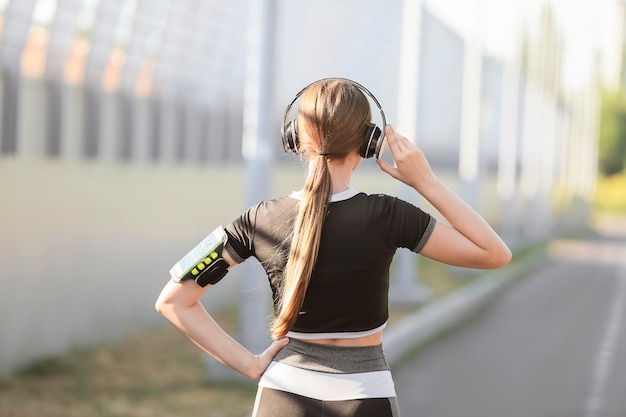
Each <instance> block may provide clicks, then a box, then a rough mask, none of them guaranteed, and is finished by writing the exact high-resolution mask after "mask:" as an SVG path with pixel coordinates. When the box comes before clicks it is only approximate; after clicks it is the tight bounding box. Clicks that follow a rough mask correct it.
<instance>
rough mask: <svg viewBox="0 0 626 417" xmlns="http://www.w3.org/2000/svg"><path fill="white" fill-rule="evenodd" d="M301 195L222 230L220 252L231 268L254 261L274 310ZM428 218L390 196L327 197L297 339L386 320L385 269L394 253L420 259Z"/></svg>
mask: <svg viewBox="0 0 626 417" xmlns="http://www.w3.org/2000/svg"><path fill="white" fill-rule="evenodd" d="M298 205H299V194H298V193H293V194H292V195H291V196H288V197H282V198H279V199H275V200H267V201H262V202H260V203H258V204H256V205H254V206H252V207H251V208H250V209H248V210H247V211H246V212H245V213H243V214H242V215H241V216H240V217H238V218H237V219H235V220H234V221H233V222H232V223H230V224H229V225H227V226H226V227H225V229H226V233H227V234H228V243H227V245H226V250H227V251H228V253H229V254H230V255H231V257H232V258H233V259H234V260H235V261H236V262H243V260H245V259H247V258H249V257H250V256H254V257H256V258H257V259H258V260H259V261H260V262H261V264H262V265H263V268H264V269H265V272H266V273H267V276H268V279H269V283H270V286H271V289H272V293H273V295H274V306H275V307H276V302H277V297H276V296H277V290H276V289H277V284H278V283H279V282H280V280H281V279H282V272H283V270H284V267H285V265H286V263H287V256H288V254H289V245H290V243H291V235H292V229H291V228H292V223H293V221H294V218H295V216H296V214H297V210H298ZM434 225H435V220H434V218H432V217H431V216H430V215H429V214H428V213H425V212H424V211H422V210H421V209H419V208H418V207H415V206H414V205H412V204H409V203H407V202H405V201H403V200H400V199H398V198H395V197H390V196H388V195H383V194H377V195H367V194H364V193H358V192H357V191H356V190H354V189H350V190H348V191H346V192H343V193H341V194H336V195H334V196H333V199H332V200H331V203H330V205H329V211H328V214H327V217H326V219H325V221H324V226H323V229H322V236H321V242H320V249H319V253H318V258H317V262H316V266H315V268H314V270H313V275H312V276H311V280H310V283H309V286H308V288H307V292H306V295H305V299H304V303H303V306H302V309H301V312H300V316H299V317H298V320H297V321H296V323H295V325H294V327H293V329H292V331H294V332H298V333H346V332H364V331H368V330H372V329H376V328H379V327H381V326H384V324H385V323H386V321H387V319H388V311H387V297H388V295H387V292H388V288H389V265H390V264H391V260H392V257H393V255H394V253H395V251H396V249H397V248H399V247H404V248H409V249H411V250H413V251H415V252H419V251H420V250H421V249H422V248H423V246H424V244H425V243H426V241H427V240H428V238H429V237H430V234H431V233H432V230H433V228H434Z"/></svg>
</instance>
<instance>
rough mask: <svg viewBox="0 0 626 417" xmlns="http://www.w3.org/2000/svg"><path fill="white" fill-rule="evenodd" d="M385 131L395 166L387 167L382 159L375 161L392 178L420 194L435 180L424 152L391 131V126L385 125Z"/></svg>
mask: <svg viewBox="0 0 626 417" xmlns="http://www.w3.org/2000/svg"><path fill="white" fill-rule="evenodd" d="M385 129H386V130H385V136H386V140H387V146H388V147H389V149H390V150H391V154H392V155H393V159H394V161H395V166H391V165H389V164H388V163H387V162H385V161H383V160H382V159H377V160H376V162H377V163H378V166H379V167H380V169H382V170H383V171H384V172H386V173H387V174H389V175H391V176H392V177H393V178H395V179H397V180H399V181H402V182H403V183H405V184H407V185H409V186H411V187H413V188H415V189H416V190H417V191H418V192H421V190H422V189H423V188H424V187H426V186H428V185H429V184H430V183H431V182H432V181H433V180H435V179H436V178H435V174H433V171H432V169H431V168H430V165H429V164H428V161H427V160H426V157H425V156H424V152H422V150H421V149H420V148H418V147H417V146H416V145H415V144H414V143H413V142H411V141H410V140H408V139H407V138H405V137H404V136H402V135H400V134H399V133H397V132H396V131H395V130H393V128H392V127H391V125H387V126H386V127H385Z"/></svg>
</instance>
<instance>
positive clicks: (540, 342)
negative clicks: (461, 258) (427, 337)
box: [392, 218, 626, 417]
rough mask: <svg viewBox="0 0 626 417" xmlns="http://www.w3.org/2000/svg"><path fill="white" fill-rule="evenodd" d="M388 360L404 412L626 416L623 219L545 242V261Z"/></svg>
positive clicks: (431, 416) (469, 416)
mask: <svg viewBox="0 0 626 417" xmlns="http://www.w3.org/2000/svg"><path fill="white" fill-rule="evenodd" d="M518 272H519V271H518ZM522 272H523V271H522ZM392 367H393V368H394V378H395V381H396V389H397V392H398V397H399V401H400V408H401V410H402V412H403V416H407V417H420V416H427V417H439V416H441V417H455V416H459V417H461V416H462V417H492V416H493V417H496V416H497V417H501V416H507V417H518V416H519V417H522V416H523V417H529V416H532V417H624V416H626V396H625V395H624V394H625V393H626V391H625V388H624V387H626V222H625V221H624V219H623V218H621V219H613V220H611V221H608V222H607V221H603V222H601V223H600V224H599V225H598V227H597V228H595V233H591V234H589V235H588V236H585V237H584V238H579V239H570V240H565V239H562V240H556V241H553V242H551V243H550V244H549V246H548V250H547V261H546V263H545V265H544V266H543V267H542V268H541V269H539V270H537V271H534V272H532V271H529V272H528V276H527V277H525V278H523V279H521V280H519V281H516V282H515V283H514V285H513V286H512V287H511V288H509V289H508V290H507V291H506V292H502V293H500V294H499V295H498V297H497V298H496V299H495V300H492V302H491V303H489V304H488V306H487V307H485V308H483V309H482V310H481V311H480V314H478V315H477V316H476V317H474V318H473V319H472V320H471V321H470V322H469V323H466V324H465V325H464V326H461V327H458V328H456V329H455V330H454V331H452V332H449V333H447V334H445V335H444V336H442V337H440V338H439V339H437V340H436V341H434V342H431V343H429V344H428V345H426V346H424V347H423V348H422V349H421V350H420V351H419V352H418V353H417V354H415V355H413V357H411V358H409V359H407V360H403V361H399V360H398V361H394V362H392Z"/></svg>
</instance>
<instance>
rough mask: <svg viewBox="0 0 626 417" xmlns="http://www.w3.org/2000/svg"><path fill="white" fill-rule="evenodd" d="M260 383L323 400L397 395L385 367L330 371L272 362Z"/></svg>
mask: <svg viewBox="0 0 626 417" xmlns="http://www.w3.org/2000/svg"><path fill="white" fill-rule="evenodd" d="M259 386H260V387H265V388H272V389H277V390H280V391H284V392H290V393H292V394H297V395H302V396H304V397H309V398H315V399H317V400H324V401H344V400H357V399H363V398H390V397H395V396H396V390H395V387H394V384H393V379H392V378H391V372H390V371H388V370H387V371H373V372H361V373H354V374H331V373H326V372H317V371H310V370H308V369H301V368H296V367H295V366H290V365H285V364H282V363H278V362H272V363H271V364H270V366H269V367H268V368H267V370H266V371H265V373H264V374H263V377H262V378H261V380H260V381H259Z"/></svg>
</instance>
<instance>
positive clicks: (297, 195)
mask: <svg viewBox="0 0 626 417" xmlns="http://www.w3.org/2000/svg"><path fill="white" fill-rule="evenodd" d="M358 193H359V192H358V191H357V190H356V189H354V188H348V189H347V190H346V191H342V192H340V193H337V194H333V195H331V196H330V202H331V203H334V202H336V201H344V200H348V199H350V198H352V197H354V196H355V195H357V194H358ZM289 197H291V198H293V199H294V200H302V197H303V192H302V190H300V191H293V192H292V193H291V194H289Z"/></svg>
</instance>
